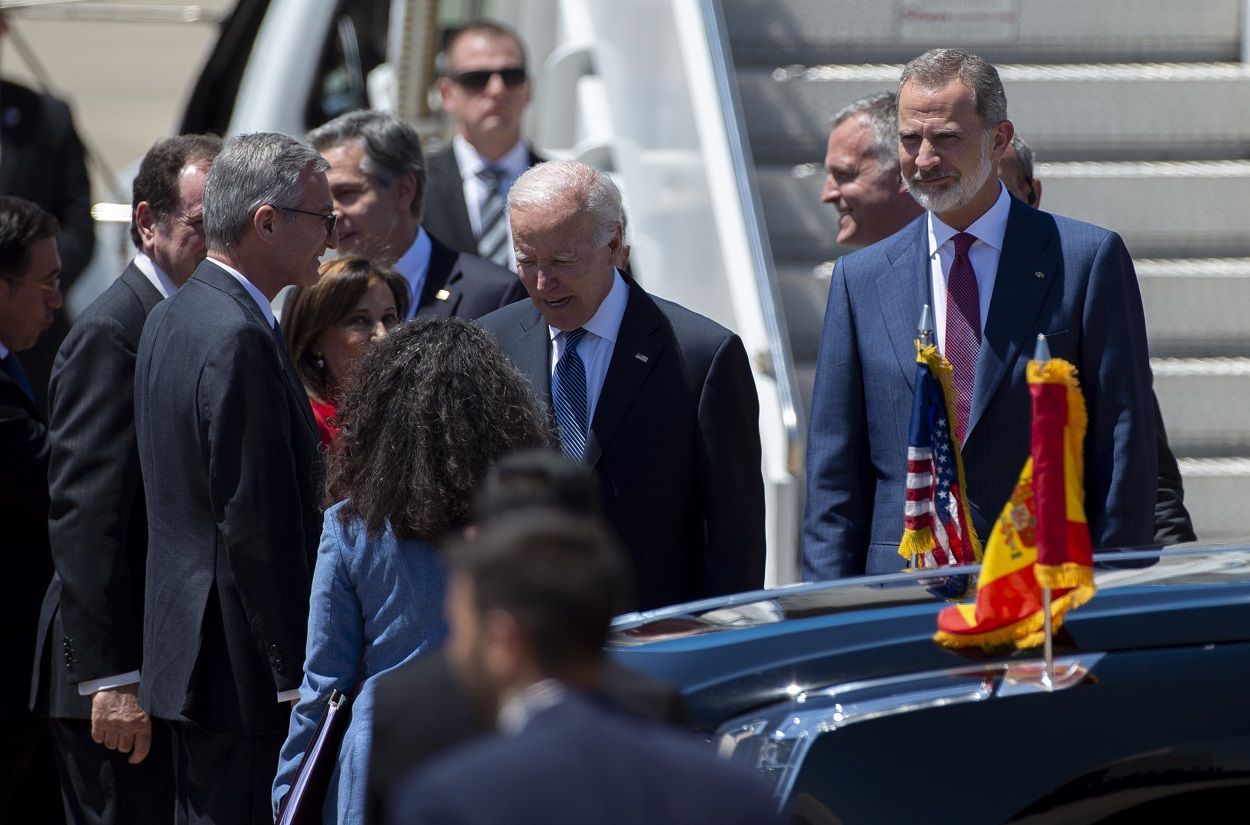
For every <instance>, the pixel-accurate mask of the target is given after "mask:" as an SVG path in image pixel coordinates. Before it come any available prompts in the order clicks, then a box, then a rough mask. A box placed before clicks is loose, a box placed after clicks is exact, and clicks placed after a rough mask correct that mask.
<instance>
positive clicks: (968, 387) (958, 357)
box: [945, 232, 981, 444]
mask: <svg viewBox="0 0 1250 825" xmlns="http://www.w3.org/2000/svg"><path fill="white" fill-rule="evenodd" d="M954 241H955V260H954V261H953V262H952V263H951V271H950V274H949V275H947V277H946V341H945V344H946V347H945V348H946V353H945V354H946V360H947V361H949V362H950V365H951V367H952V368H953V370H954V379H955V381H954V383H955V434H956V436H957V437H958V439H959V443H960V444H963V443H964V434H965V433H966V432H967V430H968V415H969V413H970V412H971V410H972V388H973V385H974V383H975V381H976V375H977V354H978V352H980V350H981V297H980V291H979V290H978V289H977V275H976V273H975V272H973V271H972V261H971V260H970V259H969V258H968V250H969V249H970V248H971V247H972V244H973V243H974V242H975V241H976V238H975V237H973V236H972V235H969V234H968V233H967V232H960V233H959V234H958V235H956V236H955V238H954Z"/></svg>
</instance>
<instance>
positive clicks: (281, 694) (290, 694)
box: [278, 688, 299, 702]
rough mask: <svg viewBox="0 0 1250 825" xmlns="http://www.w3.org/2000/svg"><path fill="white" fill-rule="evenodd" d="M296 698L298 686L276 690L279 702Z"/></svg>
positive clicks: (297, 696)
mask: <svg viewBox="0 0 1250 825" xmlns="http://www.w3.org/2000/svg"><path fill="white" fill-rule="evenodd" d="M298 698H299V688H292V689H291V690H281V691H278V701H279V702H289V701H291V700H292V699H298Z"/></svg>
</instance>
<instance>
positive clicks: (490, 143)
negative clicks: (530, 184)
mask: <svg viewBox="0 0 1250 825" xmlns="http://www.w3.org/2000/svg"><path fill="white" fill-rule="evenodd" d="M439 69H440V72H441V74H442V77H440V78H439V80H438V92H439V96H440V97H441V99H442V104H443V108H444V109H445V110H446V111H447V112H448V113H450V114H451V115H452V116H453V117H454V118H455V121H456V134H455V136H454V137H453V138H452V143H451V146H449V147H447V148H446V149H443V150H442V151H440V152H436V153H434V154H432V155H431V156H430V183H429V194H428V196H427V202H426V211H425V220H424V222H423V224H422V225H423V226H424V227H425V229H426V231H427V232H429V233H430V234H431V235H433V236H434V237H436V238H438V239H439V240H441V241H443V242H444V243H446V244H448V245H449V246H451V247H453V248H455V249H458V250H460V251H462V252H471V253H473V254H475V255H480V256H482V257H483V258H487V259H489V260H492V261H494V262H495V263H497V264H500V265H501V266H507V267H509V268H510V269H513V270H515V269H516V263H515V261H513V258H512V237H511V233H510V232H509V229H508V222H507V215H506V212H505V210H504V203H505V201H506V199H507V197H508V189H509V188H511V186H512V182H513V181H515V180H516V179H517V178H518V177H520V175H521V173H522V172H524V171H525V170H526V169H528V168H529V167H531V166H533V165H534V164H536V163H541V162H542V161H543V160H544V158H542V157H540V156H539V155H537V154H535V153H534V151H533V149H532V148H531V147H530V145H529V144H528V143H527V142H526V141H525V139H524V138H523V137H522V136H521V116H522V115H523V114H524V113H525V107H526V106H528V105H529V102H530V96H531V93H532V91H533V89H532V86H531V84H530V80H529V75H528V73H527V71H526V67H525V47H524V46H523V45H522V44H521V40H520V38H519V37H518V36H517V34H516V33H515V32H513V31H512V30H510V29H508V28H506V27H504V26H501V25H499V24H498V23H493V22H490V21H485V20H479V21H477V22H474V23H470V24H469V25H467V26H465V27H464V28H462V29H460V30H459V31H457V32H456V33H455V35H453V36H452V38H451V40H450V42H449V43H448V44H447V48H446V50H445V51H444V53H443V54H441V55H440V56H439Z"/></svg>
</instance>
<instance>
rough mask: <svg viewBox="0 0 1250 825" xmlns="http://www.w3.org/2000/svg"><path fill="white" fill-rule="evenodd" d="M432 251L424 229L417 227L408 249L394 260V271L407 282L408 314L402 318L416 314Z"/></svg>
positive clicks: (432, 246) (432, 245)
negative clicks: (415, 235) (415, 234)
mask: <svg viewBox="0 0 1250 825" xmlns="http://www.w3.org/2000/svg"><path fill="white" fill-rule="evenodd" d="M433 252H434V244H432V243H430V236H429V235H427V234H426V232H425V230H424V229H422V228H421V227H419V226H418V227H417V237H415V238H413V240H412V245H411V246H409V247H408V251H407V252H405V253H404V254H403V255H400V256H399V260H398V261H396V262H395V271H396V272H398V273H399V274H400V275H403V276H404V280H405V281H407V282H408V294H409V297H410V298H411V301H410V302H409V304H408V315H407V316H406V317H405V318H404V319H403V320H405V321H410V320H412V319H413V318H414V317H416V314H417V302H418V301H420V300H421V291H422V290H424V289H425V276H426V274H427V273H429V271H430V255H431V254H433Z"/></svg>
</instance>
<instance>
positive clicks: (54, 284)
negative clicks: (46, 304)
mask: <svg viewBox="0 0 1250 825" xmlns="http://www.w3.org/2000/svg"><path fill="white" fill-rule="evenodd" d="M22 283H23V284H25V285H26V286H33V287H34V288H35V289H42V290H43V291H44V292H47V293H55V292H60V291H61V279H60V278H53V279H52V280H51V281H31V280H25V279H24V280H23V281H22Z"/></svg>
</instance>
